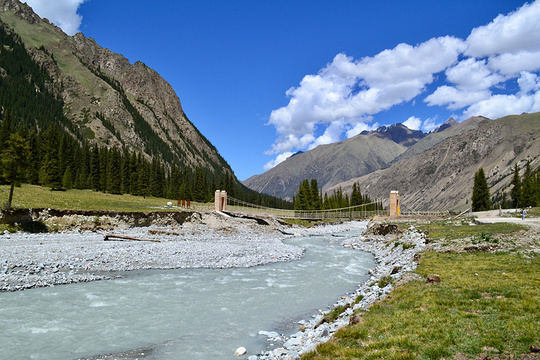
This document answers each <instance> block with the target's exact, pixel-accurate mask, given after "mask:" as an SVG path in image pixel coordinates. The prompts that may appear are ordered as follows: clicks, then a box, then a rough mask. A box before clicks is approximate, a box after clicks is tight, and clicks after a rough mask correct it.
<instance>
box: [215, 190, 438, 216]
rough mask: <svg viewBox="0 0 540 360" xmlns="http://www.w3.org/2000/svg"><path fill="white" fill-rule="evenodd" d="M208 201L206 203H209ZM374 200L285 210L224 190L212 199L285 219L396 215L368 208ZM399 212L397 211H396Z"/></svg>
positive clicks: (221, 207) (224, 206)
mask: <svg viewBox="0 0 540 360" xmlns="http://www.w3.org/2000/svg"><path fill="white" fill-rule="evenodd" d="M210 204H211V203H209V204H208V205H210ZM375 204H376V202H370V203H367V204H362V205H355V206H348V207H343V208H339V209H326V210H286V209H276V208H270V207H265V206H261V205H256V204H252V203H249V202H247V201H243V200H239V199H235V198H233V197H230V196H227V193H226V192H225V191H219V190H217V191H216V195H215V200H214V210H217V211H227V212H236V213H243V214H252V215H272V216H275V217H278V218H285V219H302V220H362V219H369V218H372V217H374V216H377V215H381V216H388V215H396V214H395V213H394V214H393V213H392V207H391V209H390V210H368V209H369V207H370V206H372V205H375ZM398 214H399V213H398ZM399 215H403V216H407V215H413V216H420V215H424V216H425V215H431V216H447V215H449V212H448V211H436V212H434V211H423V212H418V211H415V212H402V213H401V214H399Z"/></svg>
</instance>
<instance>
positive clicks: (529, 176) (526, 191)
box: [521, 161, 536, 206]
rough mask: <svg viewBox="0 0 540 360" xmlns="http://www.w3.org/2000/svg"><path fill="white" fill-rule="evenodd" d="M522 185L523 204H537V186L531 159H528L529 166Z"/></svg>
mask: <svg viewBox="0 0 540 360" xmlns="http://www.w3.org/2000/svg"><path fill="white" fill-rule="evenodd" d="M522 185H523V186H522V188H521V206H536V194H535V186H534V180H533V173H532V169H531V162H530V161H527V166H526V167H525V178H524V179H523V184H522Z"/></svg>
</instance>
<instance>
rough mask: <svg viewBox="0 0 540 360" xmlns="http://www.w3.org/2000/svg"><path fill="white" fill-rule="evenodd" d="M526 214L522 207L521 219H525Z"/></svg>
mask: <svg viewBox="0 0 540 360" xmlns="http://www.w3.org/2000/svg"><path fill="white" fill-rule="evenodd" d="M526 215H527V210H526V209H525V208H523V209H522V210H521V220H525V216H526Z"/></svg>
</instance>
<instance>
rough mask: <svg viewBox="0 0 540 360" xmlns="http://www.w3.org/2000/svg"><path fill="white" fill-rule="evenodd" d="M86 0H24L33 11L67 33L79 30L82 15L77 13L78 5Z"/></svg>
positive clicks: (71, 33)
mask: <svg viewBox="0 0 540 360" xmlns="http://www.w3.org/2000/svg"><path fill="white" fill-rule="evenodd" d="M85 1H86V0H26V1H25V2H26V3H27V4H28V5H30V6H31V7H32V9H33V10H34V12H35V13H36V14H38V15H39V16H40V17H42V18H47V19H49V20H50V21H51V22H52V23H54V24H56V25H58V26H59V27H60V28H61V29H62V30H64V32H65V33H66V34H68V35H74V34H76V33H77V32H78V31H79V26H81V22H82V16H81V15H79V14H78V13H77V10H78V9H79V6H80V5H81V4H82V3H84V2H85Z"/></svg>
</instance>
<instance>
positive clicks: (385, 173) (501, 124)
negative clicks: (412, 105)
mask: <svg viewBox="0 0 540 360" xmlns="http://www.w3.org/2000/svg"><path fill="white" fill-rule="evenodd" d="M474 122H479V123H477V124H476V126H472V127H471V128H469V129H468V130H466V131H464V132H462V133H461V134H458V135H455V136H452V137H448V138H446V139H445V140H443V141H440V142H439V143H437V144H436V145H434V146H432V147H431V148H429V149H427V150H425V151H423V152H420V153H417V154H415V155H413V156H410V157H403V158H401V160H399V161H396V162H395V163H393V165H392V166H390V167H389V168H387V169H383V170H379V171H376V172H374V173H372V174H368V175H365V176H362V177H360V178H355V179H351V180H349V181H346V182H343V183H340V184H337V185H336V186H341V187H342V188H343V189H344V190H345V191H349V192H350V191H351V188H352V184H353V183H354V182H359V183H360V187H361V189H362V191H366V192H367V193H369V195H370V196H371V197H374V198H378V199H381V200H383V202H384V203H385V204H387V203H388V196H389V193H390V191H391V190H398V191H399V193H400V204H401V208H402V211H409V210H414V211H421V210H423V211H427V210H456V211H457V210H464V209H466V208H468V207H469V206H470V201H471V200H470V199H471V195H472V188H473V181H474V174H475V172H476V171H478V169H479V168H480V167H483V168H484V171H485V173H486V177H487V180H488V184H489V186H490V193H491V195H492V197H494V196H502V192H503V191H506V192H508V191H509V190H510V187H509V185H510V182H511V179H512V174H513V172H512V168H513V166H514V164H516V163H517V164H518V165H519V166H520V167H521V168H522V167H524V166H525V164H526V161H527V160H530V161H531V165H532V167H533V168H536V167H538V166H539V165H540V141H539V138H540V113H535V114H524V115H519V116H507V117H504V118H501V119H498V120H489V119H486V118H472V119H471V120H469V123H468V124H466V123H462V124H463V127H464V128H466V126H471V124H472V123H474ZM462 124H460V125H462ZM330 190H332V189H330Z"/></svg>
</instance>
